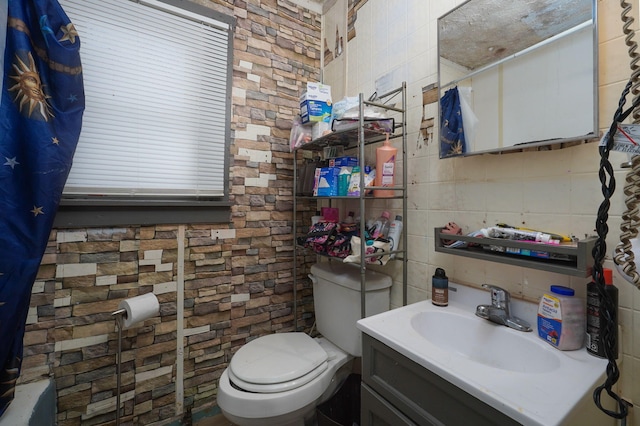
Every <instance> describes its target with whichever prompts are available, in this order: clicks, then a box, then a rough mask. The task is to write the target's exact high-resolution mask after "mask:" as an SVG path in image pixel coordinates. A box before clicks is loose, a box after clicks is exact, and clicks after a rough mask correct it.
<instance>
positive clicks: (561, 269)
mask: <svg viewBox="0 0 640 426" xmlns="http://www.w3.org/2000/svg"><path fill="white" fill-rule="evenodd" d="M434 235H435V250H436V251H437V252H440V253H448V254H453V255H456V256H463V257H471V258H474V259H480V260H487V261H490V262H497V263H504V264H507V265H514V266H522V267H525V268H531V269H538V270H541V271H547V272H555V273H558V274H564V275H571V276H575V277H587V276H589V275H591V268H592V267H593V256H592V250H593V246H594V245H595V242H596V239H597V237H588V238H585V239H584V240H581V241H578V242H577V243H573V244H561V245H550V244H535V243H528V242H522V241H516V240H505V239H500V238H478V237H469V236H463V235H455V236H454V235H451V234H443V233H442V228H435V233H434ZM442 239H445V240H458V241H466V242H469V243H473V244H474V246H472V247H467V248H447V247H445V246H444V244H443V243H442ZM488 246H496V247H501V248H504V249H505V251H509V250H510V249H513V250H515V249H519V250H534V251H539V252H546V253H550V254H552V256H557V257H563V258H567V260H557V259H544V258H536V257H529V256H523V255H520V254H509V253H505V252H498V251H491V250H488V249H487V248H486V247H488Z"/></svg>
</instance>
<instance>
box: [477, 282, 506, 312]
mask: <svg viewBox="0 0 640 426" xmlns="http://www.w3.org/2000/svg"><path fill="white" fill-rule="evenodd" d="M482 287H484V288H486V289H489V291H490V292H491V304H492V305H493V306H495V307H497V308H506V307H508V303H509V292H508V291H507V290H505V289H504V288H502V287H498V286H495V285H491V284H482Z"/></svg>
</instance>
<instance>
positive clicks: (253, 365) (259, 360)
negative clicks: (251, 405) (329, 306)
mask: <svg viewBox="0 0 640 426" xmlns="http://www.w3.org/2000/svg"><path fill="white" fill-rule="evenodd" d="M326 368H327V353H326V352H325V350H324V349H322V347H321V346H320V345H319V344H318V343H317V342H316V341H315V340H314V339H313V338H311V337H309V336H308V335H307V334H305V333H276V334H270V335H267V336H263V337H260V338H258V339H255V340H252V341H251V342H249V343H247V344H246V345H244V346H243V347H241V348H240V349H239V350H238V352H236V353H235V355H234V356H233V357H232V358H231V362H230V363H229V370H230V375H231V376H232V381H233V382H234V383H235V384H236V385H238V386H239V387H241V388H243V389H245V390H248V391H252V392H283V391H285V390H289V389H294V388H296V387H299V386H302V385H303V384H305V383H308V382H309V381H311V380H313V379H314V378H315V377H317V376H318V375H319V374H320V373H322V372H323V371H324V370H325V369H326ZM310 373H311V374H310Z"/></svg>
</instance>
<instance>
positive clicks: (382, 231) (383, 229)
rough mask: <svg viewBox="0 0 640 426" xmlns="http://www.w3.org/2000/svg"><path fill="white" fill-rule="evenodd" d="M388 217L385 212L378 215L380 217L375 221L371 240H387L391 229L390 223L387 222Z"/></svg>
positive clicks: (387, 213)
mask: <svg viewBox="0 0 640 426" xmlns="http://www.w3.org/2000/svg"><path fill="white" fill-rule="evenodd" d="M390 217H391V215H390V214H389V212H388V211H386V210H385V211H383V212H382V214H380V217H379V218H378V219H376V222H375V224H374V226H375V228H374V230H373V233H372V235H371V238H373V239H374V240H375V239H376V238H387V237H388V236H389V229H390V227H391V221H390V220H389V218H390Z"/></svg>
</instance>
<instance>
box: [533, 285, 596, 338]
mask: <svg viewBox="0 0 640 426" xmlns="http://www.w3.org/2000/svg"><path fill="white" fill-rule="evenodd" d="M550 290H551V291H550V292H549V293H545V294H544V295H543V296H542V298H541V299H540V303H539V305H538V336H539V337H540V338H541V339H542V340H544V341H546V342H547V343H549V344H550V345H551V346H553V347H555V348H557V349H560V350H561V351H574V350H576V349H580V348H582V346H583V344H584V336H585V309H584V300H582V299H581V298H579V297H576V296H575V291H574V290H573V289H572V288H569V287H563V286H561V285H552V286H551V288H550Z"/></svg>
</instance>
